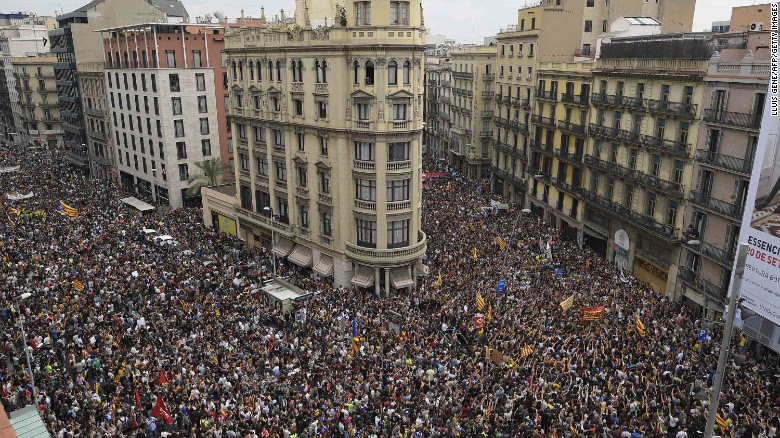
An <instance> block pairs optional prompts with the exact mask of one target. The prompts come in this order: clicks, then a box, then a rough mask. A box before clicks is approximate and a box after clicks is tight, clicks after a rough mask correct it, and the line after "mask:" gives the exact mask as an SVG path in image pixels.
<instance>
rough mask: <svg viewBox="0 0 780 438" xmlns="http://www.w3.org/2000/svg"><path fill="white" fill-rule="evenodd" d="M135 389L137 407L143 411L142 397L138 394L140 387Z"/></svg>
mask: <svg viewBox="0 0 780 438" xmlns="http://www.w3.org/2000/svg"><path fill="white" fill-rule="evenodd" d="M134 389H135V406H136V407H137V408H138V409H141V395H140V394H138V387H137V386H136V387H135V388H134Z"/></svg>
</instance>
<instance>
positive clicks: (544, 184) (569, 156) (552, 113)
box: [504, 62, 594, 242]
mask: <svg viewBox="0 0 780 438" xmlns="http://www.w3.org/2000/svg"><path fill="white" fill-rule="evenodd" d="M593 67H594V63H593V62H573V63H542V64H539V70H538V72H537V75H536V78H537V85H536V95H535V105H534V114H533V116H532V118H531V129H532V131H533V133H534V135H533V140H532V141H531V142H530V149H529V150H528V154H529V159H528V169H527V174H528V175H527V177H528V187H529V194H528V201H529V203H528V206H529V208H530V209H531V210H532V211H533V212H534V213H535V214H538V215H539V216H540V218H542V219H543V220H544V221H545V222H547V223H548V224H550V225H551V226H552V227H554V228H557V229H559V230H560V232H561V234H562V235H563V236H564V238H568V239H570V240H573V241H577V242H581V241H582V237H583V229H584V224H583V203H582V200H581V196H580V194H579V191H580V188H581V187H582V182H583V180H584V177H585V162H584V161H583V156H584V153H585V144H586V142H587V126H588V120H589V117H590V95H591V89H592V86H593V85H592V83H593V74H592V71H593ZM504 165H506V163H504Z"/></svg>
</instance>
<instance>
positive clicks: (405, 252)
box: [345, 231, 428, 266]
mask: <svg viewBox="0 0 780 438" xmlns="http://www.w3.org/2000/svg"><path fill="white" fill-rule="evenodd" d="M427 243H428V238H427V236H426V235H425V233H424V232H422V231H420V234H419V236H418V241H417V243H414V244H411V245H410V246H407V247H403V248H393V249H376V248H364V247H362V246H358V245H356V244H354V243H350V242H345V250H346V251H345V252H346V254H347V256H348V257H349V258H351V259H353V260H357V261H359V262H361V263H364V264H367V265H369V266H383V265H387V266H391V265H397V264H402V263H405V262H410V261H413V260H417V259H419V258H420V257H422V256H424V255H425V249H426V246H427Z"/></svg>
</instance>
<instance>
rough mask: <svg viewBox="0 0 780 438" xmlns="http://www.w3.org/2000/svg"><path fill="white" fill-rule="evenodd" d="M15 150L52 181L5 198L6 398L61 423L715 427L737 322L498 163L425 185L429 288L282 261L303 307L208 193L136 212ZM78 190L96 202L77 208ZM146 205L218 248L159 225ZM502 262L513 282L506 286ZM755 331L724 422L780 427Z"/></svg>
mask: <svg viewBox="0 0 780 438" xmlns="http://www.w3.org/2000/svg"><path fill="white" fill-rule="evenodd" d="M13 165H20V169H19V170H18V171H14V172H9V173H3V174H1V175H0V194H6V193H9V192H10V193H28V192H30V191H32V192H33V196H32V197H31V198H28V199H21V200H16V201H10V200H8V199H6V198H5V197H4V198H3V199H2V201H1V202H2V206H1V208H0V232H2V234H1V236H2V238H1V239H0V255H2V266H1V267H0V321H2V324H3V325H2V327H3V331H2V338H0V352H2V356H1V357H2V359H3V360H4V361H5V366H0V385H1V386H0V395H1V396H2V403H3V406H4V407H5V409H6V411H13V410H14V409H17V408H20V407H22V406H25V405H29V404H35V405H37V406H38V407H39V409H40V412H41V415H42V416H43V418H44V420H45V422H46V423H47V425H48V427H49V428H50V430H51V431H52V433H53V434H54V436H57V437H103V436H128V437H132V436H135V437H163V436H165V437H260V436H268V437H315V436H339V437H355V436H363V437H412V436H420V437H454V436H462V437H475V436H485V437H487V436H492V437H499V436H500V437H509V436H513V437H514V436H529V437H542V436H545V437H563V436H566V437H573V436H594V437H630V438H634V437H686V436H698V435H699V434H700V433H701V431H703V430H704V422H705V414H706V410H707V403H708V399H709V393H708V388H709V387H710V384H711V381H712V379H713V375H714V373H715V364H716V360H717V351H718V347H719V344H718V343H717V342H716V341H715V340H719V334H718V333H715V334H712V338H714V339H715V340H713V339H706V340H704V341H697V334H696V329H697V328H698V327H699V326H700V321H699V320H698V319H697V318H698V317H697V316H696V315H695V314H694V313H691V312H690V311H688V310H687V309H686V308H684V307H681V306H679V305H677V304H676V303H674V302H671V301H670V300H669V299H667V298H665V297H660V296H658V295H656V294H654V293H652V291H651V290H650V289H649V288H648V287H647V286H646V285H643V284H640V283H639V282H637V281H636V280H634V279H632V278H628V279H624V278H622V276H621V275H620V273H619V272H618V271H617V270H616V268H615V267H614V265H612V264H610V263H608V262H606V261H604V260H602V259H601V258H599V257H597V256H595V255H593V254H592V253H591V252H590V251H589V250H587V249H580V248H579V247H578V246H577V245H576V244H575V243H572V242H568V241H564V240H561V239H560V238H559V236H558V234H557V233H556V231H555V230H554V229H550V228H548V227H547V226H546V225H545V224H544V223H542V222H540V220H539V219H538V218H537V217H532V216H531V215H526V214H523V213H522V212H521V211H519V210H518V209H517V208H515V207H512V208H510V209H509V210H508V211H507V212H505V213H501V214H496V213H495V212H493V211H491V210H490V209H484V208H482V207H485V206H488V205H490V200H491V196H490V195H488V193H487V192H488V190H487V186H486V185H484V184H483V185H479V184H477V183H473V182H469V181H465V180H461V179H460V178H459V177H457V176H455V177H453V178H451V179H450V180H448V181H442V182H439V183H435V184H431V186H430V187H429V188H427V189H426V191H425V194H424V210H423V217H424V230H425V232H426V233H427V234H428V236H429V243H428V255H427V260H426V261H425V263H426V264H427V265H428V267H429V272H430V274H429V275H428V276H427V277H426V278H424V279H421V280H420V281H419V287H417V288H415V289H414V290H413V291H412V292H396V291H394V292H392V293H389V294H387V295H389V296H388V297H384V296H383V297H377V296H375V295H374V293H373V290H359V289H357V290H356V289H353V288H333V287H331V286H330V285H329V284H328V281H327V280H328V279H324V280H320V279H317V278H315V277H314V276H312V275H311V273H310V272H308V271H301V270H299V269H297V268H293V267H291V266H288V265H287V264H286V263H285V262H284V261H279V262H278V263H279V266H278V268H279V269H278V270H279V272H278V273H279V275H281V276H284V277H286V278H287V279H288V280H289V281H291V282H292V283H294V284H296V285H298V286H300V287H301V288H303V289H305V290H308V291H313V292H319V293H318V294H315V295H314V297H313V298H312V299H310V300H309V301H308V302H306V303H305V305H304V306H305V307H303V308H299V309H296V313H298V314H302V313H303V312H305V316H306V317H305V319H297V318H295V317H294V315H292V314H290V315H283V314H281V313H280V312H279V311H277V310H276V309H274V308H273V307H272V306H269V304H268V302H267V301H266V300H265V299H264V297H263V295H262V293H260V292H259V290H258V288H259V286H260V284H261V283H262V281H263V280H264V279H267V278H268V277H270V273H271V271H272V269H271V261H270V260H269V256H268V254H269V253H268V252H267V251H265V250H263V249H256V250H248V249H246V248H245V247H244V245H243V244H242V242H240V241H238V240H237V239H235V238H233V237H231V236H228V235H225V234H218V233H217V232H215V231H214V230H211V229H208V228H206V227H204V226H203V225H202V223H201V222H202V216H201V213H200V210H198V209H179V210H176V211H173V212H170V213H168V214H163V215H158V214H153V215H151V216H144V217H139V216H136V215H133V214H131V213H130V212H128V211H126V210H125V207H124V206H123V204H122V203H121V202H120V201H119V199H120V198H121V197H122V196H124V194H123V193H122V192H121V191H120V190H119V189H117V188H115V187H112V186H111V185H108V184H106V183H104V182H97V181H90V180H89V179H87V178H85V177H84V176H82V175H80V174H78V173H76V172H74V171H73V170H72V169H70V168H68V167H67V166H66V165H64V164H62V161H61V159H60V157H59V152H57V151H53V152H49V151H44V152H36V153H31V152H29V151H26V150H18V149H14V148H12V147H10V146H8V147H5V148H3V150H2V152H0V167H4V166H13ZM426 166H427V167H428V168H429V169H432V168H433V167H435V165H434V164H433V163H427V164H426ZM493 198H495V196H494V195H493ZM495 199H497V198H495ZM59 200H62V201H64V202H66V203H68V204H69V205H71V206H74V207H77V208H78V209H79V213H80V215H79V217H78V218H75V219H70V218H68V217H66V216H64V215H61V214H58V213H57V212H56V208H57V205H58V201H59ZM11 209H13V210H11ZM36 211H42V212H44V213H45V214H43V215H42V214H37V215H34V214H32V212H36ZM143 227H150V228H154V229H156V230H158V231H160V232H161V233H162V232H164V233H168V234H171V235H173V236H174V237H175V238H176V239H177V240H178V241H179V242H180V243H181V244H182V245H183V246H184V247H186V248H189V249H192V251H194V252H195V255H198V256H199V257H194V254H193V253H192V252H191V251H183V250H182V247H177V246H158V245H154V244H153V243H150V242H148V241H147V240H146V239H144V237H143V236H142V235H141V233H139V230H140V229H141V228H143ZM496 237H500V238H501V239H503V241H504V242H506V244H507V245H506V248H505V249H504V250H501V249H500V247H499V246H498V245H497V243H496V240H495V239H496ZM548 242H549V245H550V249H549V251H548V250H547V244H548ZM550 255H552V258H551V259H550V258H549V256H550ZM204 260H208V263H204V262H203V261H204ZM499 279H505V280H506V285H507V287H506V290H505V291H504V292H503V293H502V294H501V296H499V294H498V293H497V291H496V283H497V281H498V280H499ZM74 282H75V283H78V282H82V283H83V285H84V287H83V290H79V289H80V288H78V287H75V285H74ZM24 293H31V294H32V295H31V296H30V297H29V298H27V299H25V300H22V301H18V302H17V303H18V307H19V308H20V309H21V310H20V312H21V314H22V315H20V314H19V311H17V310H16V309H15V306H14V305H12V300H13V299H14V297H18V296H21V295H22V294H24ZM477 293H479V295H480V296H481V297H482V298H483V299H484V301H485V306H484V307H483V308H482V309H481V310H480V309H478V308H477V307H478V306H477V303H476V296H477ZM572 294H574V302H573V305H572V307H571V308H570V309H568V310H567V311H564V310H563V309H562V308H561V306H560V303H561V302H562V301H564V300H565V299H566V298H568V297H569V296H571V295H572ZM601 305H604V306H605V311H604V314H603V317H601V318H599V319H597V320H594V321H584V320H583V319H582V309H583V308H585V307H594V306H601ZM391 311H393V312H395V313H394V315H395V314H400V315H401V316H402V322H401V323H400V333H396V332H395V331H393V330H391V327H389V325H388V320H389V317H390V314H391V313H390V312H391ZM477 313H480V314H481V315H482V320H483V321H484V324H483V325H482V326H481V327H480V326H479V325H480V324H475V315H476V314H477ZM637 315H639V316H640V317H641V319H642V321H644V324H645V326H646V334H645V336H642V335H641V334H640V333H638V332H637V330H636V328H635V323H634V321H635V318H636V316H637ZM22 317H23V322H24V327H25V329H26V335H27V336H26V338H23V337H22V334H21V330H20V327H21V326H20V325H19V324H18V322H19V321H20V320H21V319H22ZM353 321H354V323H353ZM353 330H355V331H356V332H357V334H358V339H353ZM749 345H750V344H746V343H745V342H744V341H743V342H737V346H736V347H735V348H740V349H742V350H744V351H745V352H746V353H747V356H748V359H747V362H746V363H745V364H744V365H743V366H741V367H736V366H732V367H731V368H730V370H729V372H728V375H727V377H726V379H725V380H724V385H723V395H722V399H721V404H720V406H721V409H720V414H721V416H722V418H723V420H724V421H726V422H727V424H728V425H727V427H726V428H725V429H723V430H721V429H719V433H723V434H725V435H733V436H738V437H752V436H755V437H774V436H776V432H777V427H778V421H779V420H778V418H780V380H779V379H778V378H777V377H778V376H777V374H778V370H780V365H779V364H778V360H777V357H776V356H775V355H773V354H764V355H762V356H761V357H756V355H755V354H754V350H753V349H751V348H748V347H749ZM25 348H27V349H28V350H29V352H30V354H31V356H32V362H33V364H32V368H33V369H34V377H35V384H36V387H37V389H38V391H37V399H35V396H34V394H35V393H36V392H35V391H34V390H33V387H32V384H31V382H30V379H29V375H28V372H27V366H26V361H25V353H24V349H25ZM496 353H498V354H496ZM496 358H498V359H496ZM160 401H161V402H162V403H164V405H165V407H166V408H167V411H168V413H169V415H170V417H168V416H167V415H166V414H165V413H163V414H161V413H160V410H159V406H160ZM156 407H157V408H158V409H155V408H156ZM166 420H167V421H166Z"/></svg>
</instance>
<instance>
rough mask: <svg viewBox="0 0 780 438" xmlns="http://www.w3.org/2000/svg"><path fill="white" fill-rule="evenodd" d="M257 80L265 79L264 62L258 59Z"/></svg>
mask: <svg viewBox="0 0 780 438" xmlns="http://www.w3.org/2000/svg"><path fill="white" fill-rule="evenodd" d="M257 80H258V81H262V80H263V63H262V62H260V61H257Z"/></svg>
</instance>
